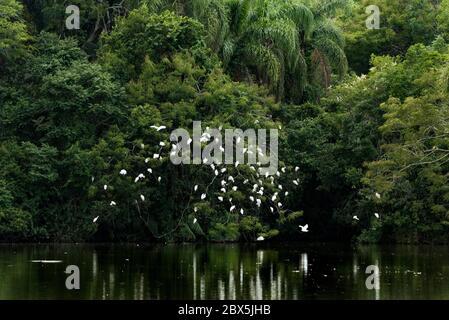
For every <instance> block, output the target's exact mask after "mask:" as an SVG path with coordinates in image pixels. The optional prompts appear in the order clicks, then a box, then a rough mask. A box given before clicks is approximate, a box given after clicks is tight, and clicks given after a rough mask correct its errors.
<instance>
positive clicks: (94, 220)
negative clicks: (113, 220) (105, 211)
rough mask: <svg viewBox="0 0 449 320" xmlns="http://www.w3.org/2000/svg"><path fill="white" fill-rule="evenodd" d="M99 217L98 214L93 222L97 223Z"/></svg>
mask: <svg viewBox="0 0 449 320" xmlns="http://www.w3.org/2000/svg"><path fill="white" fill-rule="evenodd" d="M98 218H100V216H96V217H95V218H94V219H93V220H92V222H93V223H96V222H97V220H98Z"/></svg>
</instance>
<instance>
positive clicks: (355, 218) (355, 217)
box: [352, 216, 360, 220]
mask: <svg viewBox="0 0 449 320" xmlns="http://www.w3.org/2000/svg"><path fill="white" fill-rule="evenodd" d="M352 219H354V220H360V219H359V217H357V216H353V217H352Z"/></svg>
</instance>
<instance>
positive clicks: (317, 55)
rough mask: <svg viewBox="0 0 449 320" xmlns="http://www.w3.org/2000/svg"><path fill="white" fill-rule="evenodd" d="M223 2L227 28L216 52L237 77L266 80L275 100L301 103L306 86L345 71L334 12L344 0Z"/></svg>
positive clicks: (324, 82)
mask: <svg viewBox="0 0 449 320" xmlns="http://www.w3.org/2000/svg"><path fill="white" fill-rule="evenodd" d="M223 1H225V4H226V6H227V11H228V15H229V22H228V23H229V27H228V30H227V34H226V35H225V37H224V40H223V43H222V46H221V48H220V50H219V54H220V55H221V57H222V59H223V63H224V66H225V67H226V69H227V70H228V71H230V72H231V73H232V74H233V75H234V76H235V78H236V79H238V80H241V79H246V80H248V81H258V82H260V83H264V84H268V85H269V87H270V88H271V90H272V92H273V93H275V94H276V97H277V99H278V100H281V99H286V100H292V101H294V102H300V101H301V100H302V99H303V91H304V89H305V88H306V86H308V85H309V86H310V85H313V84H317V83H319V84H320V85H321V86H322V87H324V88H327V87H328V86H329V85H330V77H331V74H332V71H334V70H335V72H336V73H338V74H343V73H344V72H345V71H346V67H347V63H346V58H345V55H344V51H343V45H344V41H343V37H342V33H341V32H340V31H339V30H337V28H336V27H335V25H334V24H333V22H332V17H333V15H334V14H335V12H336V10H338V9H340V8H342V7H344V6H345V5H346V4H347V2H348V0H324V1H319V2H318V1H301V0H286V1H277V0H223ZM309 73H310V74H309Z"/></svg>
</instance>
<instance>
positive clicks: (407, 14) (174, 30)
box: [0, 0, 449, 242]
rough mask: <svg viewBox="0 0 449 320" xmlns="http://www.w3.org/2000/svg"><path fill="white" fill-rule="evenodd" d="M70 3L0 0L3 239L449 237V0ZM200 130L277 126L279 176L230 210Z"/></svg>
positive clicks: (238, 191)
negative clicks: (181, 159)
mask: <svg viewBox="0 0 449 320" xmlns="http://www.w3.org/2000/svg"><path fill="white" fill-rule="evenodd" d="M73 4H76V5H78V6H79V7H80V14H81V16H80V17H81V28H80V30H66V28H65V18H66V17H67V14H66V13H65V4H63V3H62V2H58V1H51V0H41V1H27V0H23V1H21V2H20V3H19V1H18V0H0V26H1V28H0V29H1V30H0V168H1V169H0V240H3V241H10V240H15V241H17V240H27V241H89V240H101V241H156V240H164V241H168V240H176V241H185V240H188V241H192V240H213V241H235V240H243V241H253V240H255V239H256V238H257V237H260V236H263V237H264V238H266V239H268V238H273V239H288V240H292V239H293V240H297V239H315V240H322V239H339V240H348V241H349V240H351V239H357V240H360V241H368V242H379V241H388V242H448V240H449V237H448V235H449V211H448V210H449V207H448V206H449V203H448V202H449V189H448V180H447V179H448V169H449V167H448V159H449V158H448V157H449V134H448V132H446V131H447V127H448V123H447V119H448V116H449V64H448V63H449V51H448V50H449V49H448V45H447V41H449V36H448V34H449V29H448V22H447V21H448V19H447V17H449V2H448V1H446V0H442V1H427V0H410V1H383V0H378V1H374V3H373V2H371V1H365V0H357V1H347V0H326V1H315V0H289V1H282V2H279V1H275V0H258V1H248V0H195V1H193V0H192V1H170V0H157V1H156V0H141V1H138V0H134V1H114V0H110V1H102V2H100V3H98V2H96V1H92V0H78V1H74V3H73ZM368 4H376V5H378V6H379V8H380V11H381V21H380V26H381V28H380V29H378V30H369V29H367V28H366V26H365V19H366V18H367V14H366V13H365V7H366V6H367V5H368ZM348 69H349V70H350V71H349V73H348ZM193 121H202V124H203V129H204V127H206V126H208V127H211V128H218V127H222V128H241V129H243V130H245V129H248V128H265V129H270V128H280V130H279V132H280V137H279V138H280V139H279V143H280V151H279V161H280V163H279V167H280V168H282V175H279V177H278V176H276V177H275V178H273V179H275V180H273V183H271V182H270V180H269V179H268V178H266V179H265V178H263V177H258V176H256V175H255V174H254V173H253V171H252V170H251V168H250V167H248V166H244V165H242V166H238V167H237V166H228V167H226V170H227V171H226V174H225V175H226V177H227V178H228V177H229V176H233V177H234V178H235V181H232V184H233V185H234V186H235V187H236V188H235V190H232V191H230V192H228V194H227V198H226V199H221V200H220V197H221V196H223V192H222V191H221V189H220V188H221V187H222V186H223V185H222V186H220V184H219V183H214V182H215V180H216V179H215V176H217V174H215V176H214V170H215V168H212V169H211V167H210V166H205V165H203V166H189V165H181V166H174V165H172V164H171V163H170V161H169V159H168V157H167V154H168V152H170V150H169V148H168V147H170V146H171V145H170V142H169V133H170V132H171V131H172V130H174V129H176V128H185V129H187V130H190V131H191V128H192V124H193ZM160 125H164V126H166V129H165V130H161V131H157V130H155V129H154V128H152V126H160ZM160 142H162V144H160ZM154 154H161V157H157V158H154V157H153V155H154ZM162 155H164V156H162ZM296 167H298V168H299V170H298V169H295V168H296ZM221 168H223V169H224V167H220V170H221ZM124 169H126V171H127V174H126V175H123V174H119V172H120V171H121V170H124ZM223 172H224V171H223ZM143 173H144V174H145V178H141V180H142V181H141V180H139V179H137V180H136V177H138V175H139V174H143ZM223 176H224V174H223ZM259 180H261V181H259ZM262 180H263V181H262ZM217 181H218V180H217ZM248 181H249V182H248ZM252 181H255V182H256V183H257V184H259V187H260V186H263V188H264V192H265V193H263V194H261V196H260V198H261V199H262V201H263V204H262V205H260V206H255V205H254V204H251V203H250V202H249V200H248V195H249V194H251V192H252V191H251V187H252ZM197 185H198V186H199V188H198V190H196V188H195V187H194V186H197ZM227 187H229V188H230V187H231V184H230V185H229V186H227ZM287 190H288V192H289V195H288V196H287V195H285V191H287ZM200 194H204V198H203V199H201V198H200ZM278 194H279V195H278ZM281 194H282V196H281ZM272 195H276V196H277V200H273V199H276V196H275V197H274V198H272ZM231 198H232V199H231ZM223 200H224V201H223ZM251 201H253V200H251ZM278 201H279V202H278ZM280 201H282V205H281V204H280ZM231 202H232V205H235V206H236V208H238V210H241V211H238V210H235V211H232V210H229V205H227V203H231ZM225 203H226V205H225ZM375 214H376V215H377V216H376V215H375ZM94 217H99V218H97V219H94ZM93 219H94V220H95V222H94V223H93V222H92V221H93ZM298 224H301V225H304V224H309V227H310V232H309V233H301V232H300V230H299V229H298Z"/></svg>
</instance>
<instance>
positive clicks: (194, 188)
mask: <svg viewBox="0 0 449 320" xmlns="http://www.w3.org/2000/svg"><path fill="white" fill-rule="evenodd" d="M196 190H198V185H197V184H196V185H195V186H194V187H193V191H195V192H196Z"/></svg>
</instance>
